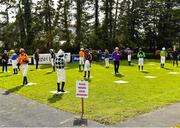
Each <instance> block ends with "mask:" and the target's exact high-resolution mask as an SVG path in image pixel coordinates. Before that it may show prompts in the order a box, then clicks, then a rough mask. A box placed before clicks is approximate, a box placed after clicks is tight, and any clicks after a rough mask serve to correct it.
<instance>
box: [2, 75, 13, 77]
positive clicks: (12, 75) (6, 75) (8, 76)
mask: <svg viewBox="0 0 180 128" xmlns="http://www.w3.org/2000/svg"><path fill="white" fill-rule="evenodd" d="M10 76H13V74H9V75H5V76H0V77H10Z"/></svg>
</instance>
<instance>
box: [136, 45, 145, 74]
mask: <svg viewBox="0 0 180 128" xmlns="http://www.w3.org/2000/svg"><path fill="white" fill-rule="evenodd" d="M145 57H146V56H145V53H144V52H143V51H142V48H139V52H138V54H137V58H138V69H139V71H140V70H142V71H143V67H144V58H145Z"/></svg>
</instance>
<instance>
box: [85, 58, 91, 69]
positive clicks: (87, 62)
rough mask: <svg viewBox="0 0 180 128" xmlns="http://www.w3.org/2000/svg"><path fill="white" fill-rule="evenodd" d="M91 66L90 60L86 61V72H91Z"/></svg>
mask: <svg viewBox="0 0 180 128" xmlns="http://www.w3.org/2000/svg"><path fill="white" fill-rule="evenodd" d="M90 68H91V65H90V62H89V60H86V61H85V65H84V71H90Z"/></svg>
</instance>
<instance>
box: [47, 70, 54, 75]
mask: <svg viewBox="0 0 180 128" xmlns="http://www.w3.org/2000/svg"><path fill="white" fill-rule="evenodd" d="M53 73H56V71H55V72H54V71H48V72H46V73H45V75H49V74H53Z"/></svg>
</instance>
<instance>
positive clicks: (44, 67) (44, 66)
mask: <svg viewBox="0 0 180 128" xmlns="http://www.w3.org/2000/svg"><path fill="white" fill-rule="evenodd" d="M51 67H52V66H51V65H40V66H39V68H40V69H46V68H51Z"/></svg>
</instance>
